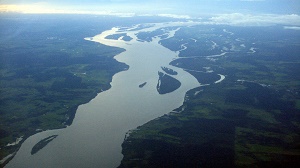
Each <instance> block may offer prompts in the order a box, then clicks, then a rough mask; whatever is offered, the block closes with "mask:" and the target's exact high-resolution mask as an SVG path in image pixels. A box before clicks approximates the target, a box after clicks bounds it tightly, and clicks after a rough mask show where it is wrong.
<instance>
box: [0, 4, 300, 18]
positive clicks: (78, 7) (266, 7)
mask: <svg viewBox="0 0 300 168" xmlns="http://www.w3.org/2000/svg"><path fill="white" fill-rule="evenodd" d="M0 5H1V6H2V12H3V5H14V6H20V7H21V8H23V9H24V8H25V5H26V6H27V7H28V8H30V6H31V8H32V9H33V7H35V8H40V9H43V10H45V9H46V8H48V9H49V8H50V9H52V11H54V9H55V10H56V11H63V10H65V11H70V10H72V11H93V12H95V11H97V12H99V11H106V12H107V11H109V12H116V13H135V14H158V13H164V14H166V13H167V14H176V15H189V16H193V17H201V16H202V15H214V14H224V13H227V14H228V13H243V14H280V15H282V14H297V15H299V14H300V1H299V0H185V1H179V0H164V1H161V0H97V1H95V0H64V1H61V0H0ZM22 5H23V6H22Z"/></svg>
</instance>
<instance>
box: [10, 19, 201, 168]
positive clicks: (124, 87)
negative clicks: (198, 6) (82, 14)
mask: <svg viewBox="0 0 300 168" xmlns="http://www.w3.org/2000/svg"><path fill="white" fill-rule="evenodd" d="M193 24H195V23H191V22H186V23H178V22H172V23H159V24H149V25H148V26H145V27H144V28H139V29H136V28H137V26H136V27H132V28H126V29H124V28H122V29H118V28H112V29H111V30H107V31H105V32H102V33H101V34H99V35H97V36H95V37H91V38H85V39H86V40H89V41H93V42H98V43H102V44H105V45H108V46H115V47H120V48H124V49H126V51H125V52H122V53H121V54H119V55H117V56H115V59H117V60H118V61H120V62H124V63H126V64H127V65H129V69H128V70H127V71H122V72H120V73H117V74H116V75H114V76H113V79H112V82H111V86H112V87H111V88H110V89H109V90H107V91H104V92H101V93H100V94H98V95H97V96H96V97H95V98H94V99H93V100H91V101H90V102H89V103H87V104H83V105H80V106H79V108H78V109H77V112H76V116H75V118H74V121H73V124H72V125H71V126H69V127H67V128H65V129H59V130H48V131H43V132H40V133H37V134H35V135H33V136H31V137H29V138H28V139H27V140H25V142H24V143H23V144H22V146H21V148H20V150H19V151H18V152H17V154H16V155H15V157H14V158H13V159H12V160H11V161H10V162H9V164H7V165H6V167H7V168H11V167H12V168H18V167H26V168H28V167H43V168H47V167H49V168H54V167H55V168H59V167H64V168H65V167H98V168H114V167H117V166H118V165H119V164H120V161H121V160H122V157H123V155H122V154H121V150H122V148H121V144H122V142H123V140H124V137H125V134H126V132H128V131H129V130H132V129H135V128H136V127H137V126H140V125H142V124H144V123H146V122H148V121H150V120H152V119H155V118H157V117H159V116H162V115H164V114H166V113H168V112H171V111H172V110H173V109H175V108H177V107H179V106H180V105H182V103H183V101H184V97H185V93H186V92H187V91H188V90H190V89H192V88H195V87H198V86H200V84H199V83H198V82H197V80H196V79H195V78H194V77H193V76H192V75H190V74H189V73H187V72H185V71H184V70H182V69H180V68H177V67H173V66H170V65H169V63H170V62H171V61H172V60H173V59H175V58H176V57H177V53H176V52H174V51H171V50H169V49H167V48H165V47H163V46H162V45H160V44H159V41H160V40H161V38H162V36H160V37H155V38H153V40H152V41H151V42H142V41H140V40H138V39H137V37H136V34H137V33H139V32H145V31H154V30H156V29H161V28H164V30H165V35H164V36H163V37H164V38H170V37H172V36H174V33H175V32H176V31H177V30H178V29H174V28H173V29H167V27H174V26H190V25H193ZM124 33H127V35H128V36H130V37H131V38H133V39H132V40H131V41H124V40H122V38H119V39H117V40H114V39H105V37H106V36H108V35H111V34H124ZM167 36H168V37H167ZM161 67H168V68H171V69H173V70H175V71H177V72H178V75H175V76H173V77H174V78H176V79H177V80H179V81H180V82H181V87H180V88H179V89H177V90H175V91H174V92H171V93H168V94H163V95H160V94H159V93H158V92H157V89H156V86H157V82H158V78H159V76H158V71H161V72H163V71H162V69H161ZM144 82H147V84H146V85H145V86H144V87H142V88H140V87H139V85H140V84H142V83H144ZM51 135H58V136H57V137H56V138H55V139H54V140H53V141H51V142H50V143H49V144H48V145H47V146H46V147H44V148H42V149H41V150H40V151H38V152H37V153H36V154H34V155H31V153H30V152H31V149H32V147H33V146H34V145H35V144H36V143H38V142H39V141H41V140H42V139H44V138H46V137H49V136H51Z"/></svg>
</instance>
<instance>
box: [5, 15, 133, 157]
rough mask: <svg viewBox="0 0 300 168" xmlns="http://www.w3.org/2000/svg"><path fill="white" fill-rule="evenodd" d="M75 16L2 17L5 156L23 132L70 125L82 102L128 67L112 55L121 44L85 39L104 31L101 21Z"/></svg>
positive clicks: (33, 132)
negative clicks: (93, 29) (114, 44)
mask: <svg viewBox="0 0 300 168" xmlns="http://www.w3.org/2000/svg"><path fill="white" fill-rule="evenodd" d="M40 17H41V18H40ZM85 17H88V16H85ZM76 18H77V19H78V20H73V17H71V16H58V15H57V16H47V15H44V16H40V15H33V16H32V15H22V16H16V15H4V14H3V16H2V17H1V21H0V24H1V32H0V36H1V39H0V53H1V55H0V59H1V63H0V75H1V77H0V86H1V88H0V95H1V96H0V148H1V152H0V158H4V157H5V156H7V155H8V154H11V153H13V152H15V151H16V150H17V149H18V148H19V147H20V145H21V143H22V142H23V141H21V142H20V143H18V144H15V145H11V146H7V144H9V143H12V142H15V141H16V139H17V138H19V137H22V136H23V140H25V139H26V138H27V137H28V136H30V135H32V134H35V133H36V132H39V131H42V130H48V129H58V128H63V127H65V126H67V125H70V124H71V123H72V121H73V118H74V116H75V112H76V110H77V107H78V106H79V105H80V104H84V103H87V102H88V101H90V100H91V99H92V98H94V97H95V96H96V95H97V93H99V92H101V91H104V90H106V89H108V88H109V87H110V85H109V83H110V81H111V78H112V76H113V75H114V74H115V73H117V72H119V71H122V70H125V69H127V68H128V66H127V65H125V64H123V63H119V62H117V61H116V60H115V59H113V56H114V55H116V54H118V53H120V52H122V51H123V50H122V49H119V48H112V47H107V46H104V45H101V44H97V43H92V42H89V41H85V40H84V37H89V36H92V35H96V34H97V33H99V27H101V26H99V25H101V22H98V21H95V20H93V19H92V18H90V19H89V22H87V21H85V20H86V19H85V18H81V17H80V16H78V17H76ZM100 20H101V19H100ZM83 25H85V26H89V28H93V27H94V28H96V27H97V28H98V29H97V32H96V31H92V30H90V29H87V28H86V27H85V26H83ZM102 28H103V29H105V27H104V26H102ZM100 31H101V30H100ZM35 152H36V150H34V151H33V153H35Z"/></svg>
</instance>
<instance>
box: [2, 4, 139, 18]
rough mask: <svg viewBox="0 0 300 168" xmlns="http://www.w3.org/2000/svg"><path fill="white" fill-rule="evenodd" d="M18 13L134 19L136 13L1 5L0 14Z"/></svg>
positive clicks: (35, 5) (46, 6) (40, 5)
mask: <svg viewBox="0 0 300 168" xmlns="http://www.w3.org/2000/svg"><path fill="white" fill-rule="evenodd" d="M1 12H2V13H3V12H16V13H25V14H93V15H110V16H119V17H133V16H135V13H130V12H126V13H125V12H124V13H123V12H114V11H108V10H107V11H105V10H101V11H97V10H76V9H60V8H54V7H51V6H48V4H46V3H36V4H31V5H0V13H1Z"/></svg>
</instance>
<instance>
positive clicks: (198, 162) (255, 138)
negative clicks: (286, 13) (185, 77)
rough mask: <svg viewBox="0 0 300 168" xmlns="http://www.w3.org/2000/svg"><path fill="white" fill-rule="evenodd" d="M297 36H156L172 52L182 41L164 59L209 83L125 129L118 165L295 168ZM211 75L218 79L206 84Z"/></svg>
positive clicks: (255, 32)
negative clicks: (176, 104) (157, 114)
mask: <svg viewBox="0 0 300 168" xmlns="http://www.w3.org/2000/svg"><path fill="white" fill-rule="evenodd" d="M225 29H226V31H225ZM229 31H230V33H228V32H229ZM299 37H300V34H299V32H298V31H294V30H292V31H291V30H285V29H283V28H282V27H281V26H273V27H230V26H205V25H204V26H195V27H188V28H181V29H180V30H179V31H178V32H177V33H176V35H175V36H174V37H173V38H170V39H167V40H162V41H161V43H162V45H164V46H166V47H168V48H170V49H172V50H174V51H178V50H180V49H182V44H185V45H186V46H187V49H186V50H183V51H181V52H180V56H181V57H184V59H176V60H174V61H173V62H171V63H170V64H171V65H173V66H177V67H181V68H183V69H185V70H186V71H187V72H190V73H191V75H194V76H195V77H196V78H197V79H198V81H199V82H200V83H201V84H210V85H206V86H202V87H198V88H195V89H192V90H190V91H189V92H188V93H187V94H186V99H185V102H184V104H183V105H182V106H181V107H180V108H178V109H175V110H174V111H173V112H170V113H169V114H166V115H164V116H162V117H160V118H158V119H155V120H152V121H150V122H148V123H146V124H144V125H142V126H140V127H138V128H137V129H136V130H132V131H131V133H130V135H129V137H127V138H126V139H125V141H124V143H123V145H122V147H123V154H124V158H123V160H122V163H121V165H120V167H122V168H123V167H172V168H174V167H299V165H300V162H299V160H300V148H299V147H300V146H299V145H300V144H299V142H300V134H299V132H300V95H299V93H300V82H299V81H300V78H299V75H298V74H299V72H300V66H299V63H300V57H299V53H300V50H299V48H300V41H299V39H300V38H299ZM283 39H284V40H283ZM254 51H255V52H254ZM222 52H223V53H224V52H226V54H224V55H220V54H221V53H222ZM214 55H219V56H214ZM218 74H223V75H225V76H226V78H225V80H223V81H222V82H221V83H214V81H216V80H218V79H219V76H218Z"/></svg>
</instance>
